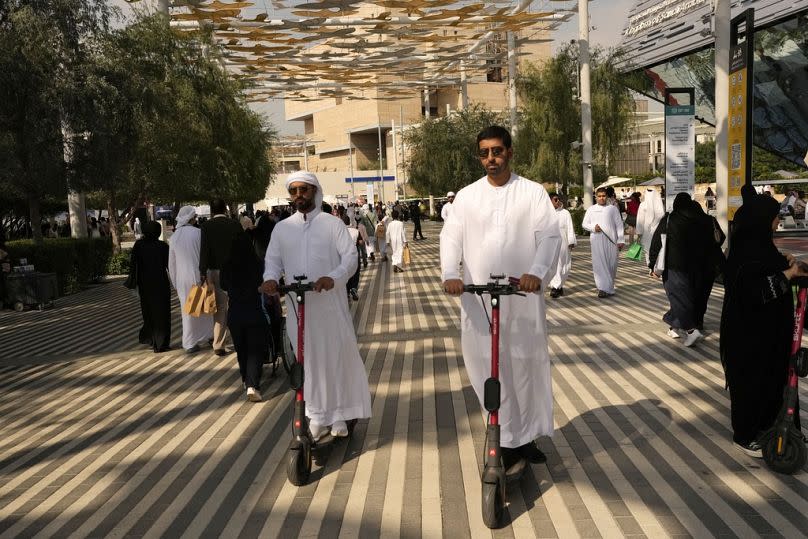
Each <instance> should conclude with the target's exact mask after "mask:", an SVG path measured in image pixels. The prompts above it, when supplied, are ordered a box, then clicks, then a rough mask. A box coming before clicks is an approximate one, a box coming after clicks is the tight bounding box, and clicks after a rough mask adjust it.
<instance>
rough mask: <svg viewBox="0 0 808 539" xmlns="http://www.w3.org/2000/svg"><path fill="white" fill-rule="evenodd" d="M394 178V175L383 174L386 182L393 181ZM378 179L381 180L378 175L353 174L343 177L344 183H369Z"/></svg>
mask: <svg viewBox="0 0 808 539" xmlns="http://www.w3.org/2000/svg"><path fill="white" fill-rule="evenodd" d="M395 180H396V177H395V176H384V181H386V182H393V181H395ZM380 181H382V180H381V178H379V177H378V176H354V177H353V178H345V183H369V182H380Z"/></svg>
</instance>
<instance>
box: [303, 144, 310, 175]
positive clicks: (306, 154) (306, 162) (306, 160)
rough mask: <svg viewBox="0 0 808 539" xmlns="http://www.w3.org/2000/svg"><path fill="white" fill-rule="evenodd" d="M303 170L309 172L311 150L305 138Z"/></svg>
mask: <svg viewBox="0 0 808 539" xmlns="http://www.w3.org/2000/svg"><path fill="white" fill-rule="evenodd" d="M303 168H304V169H305V170H309V148H308V144H307V143H306V137H303Z"/></svg>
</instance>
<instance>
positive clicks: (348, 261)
mask: <svg viewBox="0 0 808 539" xmlns="http://www.w3.org/2000/svg"><path fill="white" fill-rule="evenodd" d="M306 217H307V218H306V219H303V214H302V213H300V212H296V213H295V214H294V215H292V216H291V217H289V218H288V219H284V220H283V221H280V222H279V223H278V224H277V225H276V226H275V230H273V232H272V239H271V240H270V242H269V247H268V248H267V254H266V265H265V269H264V280H265V281H267V280H275V281H277V280H278V279H280V277H281V275H282V274H285V275H286V280H287V282H291V280H292V278H293V277H294V276H295V275H306V277H307V278H308V281H311V282H314V281H316V280H317V279H319V278H320V277H323V276H328V277H331V278H332V279H334V288H332V289H331V290H329V291H326V292H320V293H316V292H308V293H307V294H306V326H305V328H306V331H305V337H304V351H305V357H304V363H303V366H304V370H305V382H304V386H303V390H304V392H305V398H306V415H307V416H308V417H309V419H311V420H312V421H313V422H314V423H317V424H319V425H332V424H333V423H334V422H335V421H339V420H342V421H348V420H351V419H357V418H365V417H370V390H369V388H368V378H367V373H366V372H365V365H364V363H363V362H362V358H361V356H360V355H359V347H358V345H357V344H356V332H355V330H354V327H353V322H352V321H351V314H350V311H349V310H348V299H347V297H346V295H345V285H346V283H347V282H348V279H349V278H350V277H351V276H352V275H353V274H354V272H355V271H356V267H357V265H358V263H359V262H358V259H357V253H356V244H355V242H354V240H352V239H351V235H350V233H349V232H348V227H346V226H345V223H343V222H342V221H341V220H340V219H338V218H337V217H334V216H333V215H328V214H325V213H323V212H322V211H320V210H319V209H315V210H314V211H312V212H310V213H309V214H307V216H306ZM286 308H287V316H286V331H287V333H288V335H289V339H290V340H291V342H292V343H293V344H294V346H295V349H297V319H296V315H295V313H297V312H298V311H297V308H298V305H297V300H296V298H294V297H292V296H290V295H288V294H287V296H286Z"/></svg>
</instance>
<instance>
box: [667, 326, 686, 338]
mask: <svg viewBox="0 0 808 539" xmlns="http://www.w3.org/2000/svg"><path fill="white" fill-rule="evenodd" d="M667 335H668V337H670V338H671V339H678V338H679V337H681V336H682V335H680V334H679V331H678V330H675V329H673V328H668V333H667Z"/></svg>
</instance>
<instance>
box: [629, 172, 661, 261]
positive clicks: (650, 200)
mask: <svg viewBox="0 0 808 539" xmlns="http://www.w3.org/2000/svg"><path fill="white" fill-rule="evenodd" d="M664 216H665V205H664V204H663V203H662V197H661V196H659V193H658V192H657V191H656V189H653V188H651V187H649V188H648V189H647V190H646V191H645V199H644V200H643V201H642V202H640V207H639V208H638V209H637V226H636V228H635V231H636V232H637V234H639V236H640V241H641V243H642V249H643V252H645V263H646V264H648V262H649V260H650V259H649V253H650V252H651V240H653V239H654V232H656V229H657V227H658V226H659V222H660V221H661V220H662V218H663V217H664Z"/></svg>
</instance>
